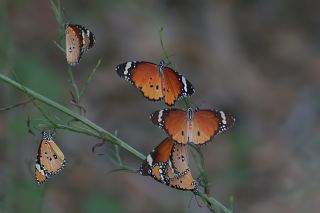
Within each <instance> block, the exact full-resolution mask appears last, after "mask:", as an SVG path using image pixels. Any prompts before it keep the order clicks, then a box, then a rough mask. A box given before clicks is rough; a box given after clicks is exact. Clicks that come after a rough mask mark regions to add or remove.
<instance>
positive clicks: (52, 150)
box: [35, 132, 66, 183]
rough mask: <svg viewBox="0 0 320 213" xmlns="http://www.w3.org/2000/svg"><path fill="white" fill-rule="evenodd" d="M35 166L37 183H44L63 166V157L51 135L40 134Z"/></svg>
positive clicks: (46, 133)
mask: <svg viewBox="0 0 320 213" xmlns="http://www.w3.org/2000/svg"><path fill="white" fill-rule="evenodd" d="M42 134H43V136H42V139H41V141H40V145H39V148H38V154H37V158H36V164H35V177H36V180H37V181H38V183H44V182H45V181H46V180H47V179H48V178H50V177H51V176H53V175H56V174H58V173H59V172H60V171H61V170H62V169H63V168H64V166H65V163H66V161H65V157H64V154H63V153H62V151H61V150H60V149H59V147H58V146H57V145H56V143H55V142H54V141H53V138H52V134H50V133H48V132H43V133H42Z"/></svg>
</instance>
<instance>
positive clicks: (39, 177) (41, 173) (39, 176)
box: [34, 160, 48, 184]
mask: <svg viewBox="0 0 320 213" xmlns="http://www.w3.org/2000/svg"><path fill="white" fill-rule="evenodd" d="M34 176H35V178H36V181H37V182H38V183H39V184H42V183H44V182H46V181H47V179H48V175H47V174H46V172H45V170H44V169H43V168H42V166H41V165H40V162H39V161H38V160H37V161H36V166H35V173H34Z"/></svg>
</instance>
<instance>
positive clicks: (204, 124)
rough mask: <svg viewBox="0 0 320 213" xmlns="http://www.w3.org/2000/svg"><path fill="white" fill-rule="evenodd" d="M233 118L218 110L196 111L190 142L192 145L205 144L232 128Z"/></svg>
mask: <svg viewBox="0 0 320 213" xmlns="http://www.w3.org/2000/svg"><path fill="white" fill-rule="evenodd" d="M234 122H235V118H234V117H233V116H232V115H231V114H228V113H225V112H223V111H219V110H210V109H209V110H198V111H197V110H196V111H195V112H194V114H193V122H192V134H190V135H192V139H191V140H190V141H192V142H193V143H194V144H205V143H207V142H209V141H211V140H212V138H213V137H214V136H215V135H217V134H220V133H222V132H225V131H226V130H228V129H229V128H230V127H232V126H233V124H234Z"/></svg>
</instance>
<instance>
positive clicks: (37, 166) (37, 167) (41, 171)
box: [36, 163, 44, 176]
mask: <svg viewBox="0 0 320 213" xmlns="http://www.w3.org/2000/svg"><path fill="white" fill-rule="evenodd" d="M36 169H37V170H38V171H39V172H40V173H41V174H42V175H43V176H44V171H43V169H41V167H40V164H38V163H36Z"/></svg>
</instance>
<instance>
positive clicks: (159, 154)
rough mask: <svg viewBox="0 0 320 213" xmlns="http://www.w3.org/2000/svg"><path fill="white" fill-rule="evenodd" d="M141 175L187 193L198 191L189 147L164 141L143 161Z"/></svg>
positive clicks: (168, 139) (167, 139)
mask: <svg viewBox="0 0 320 213" xmlns="http://www.w3.org/2000/svg"><path fill="white" fill-rule="evenodd" d="M139 171H140V174H142V175H144V176H151V177H153V178H154V179H155V180H156V181H158V182H160V183H162V184H165V185H167V186H170V187H173V188H175V189H180V190H185V191H193V192H196V191H197V183H196V181H195V180H194V179H193V177H192V174H191V171H190V168H189V164H188V150H187V145H185V144H178V143H175V142H174V141H172V140H171V139H170V138H166V139H164V140H163V141H162V142H161V143H160V144H159V145H158V146H157V147H156V148H155V149H154V150H152V152H151V153H150V154H149V155H148V156H147V159H146V160H144V161H143V163H142V165H141V167H140V170H139Z"/></svg>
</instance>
